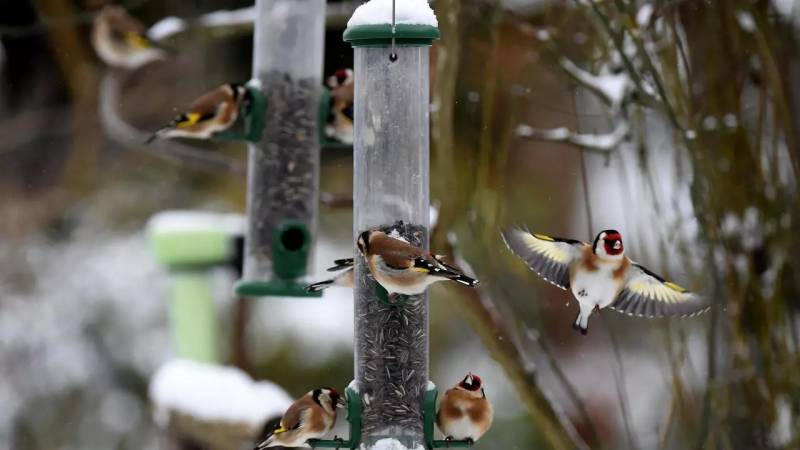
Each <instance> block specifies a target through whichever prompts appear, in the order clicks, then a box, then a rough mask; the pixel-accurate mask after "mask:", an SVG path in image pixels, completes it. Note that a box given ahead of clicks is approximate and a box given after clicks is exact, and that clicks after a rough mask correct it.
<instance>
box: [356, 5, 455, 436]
mask: <svg viewBox="0 0 800 450" xmlns="http://www.w3.org/2000/svg"><path fill="white" fill-rule="evenodd" d="M373 2H375V0H373ZM414 3H415V4H416V3H422V4H423V6H424V8H427V10H428V11H430V8H429V7H428V5H427V2H424V1H423V2H414ZM367 6H369V4H365V5H364V6H362V8H364V7H367ZM358 14H359V12H358V11H356V13H355V14H354V16H353V19H351V21H350V23H348V28H347V29H346V30H345V32H344V40H345V41H347V42H350V43H351V45H352V46H353V48H354V56H355V64H354V70H355V81H356V82H355V99H354V108H355V124H354V143H353V150H354V155H353V158H354V175H353V176H354V181H353V191H354V192H353V204H354V209H353V222H354V224H353V235H354V236H353V242H354V243H355V242H356V240H357V237H358V236H359V235H360V234H361V233H362V232H364V231H366V230H375V229H379V230H383V231H385V232H386V233H387V234H390V235H392V236H394V237H398V238H402V239H405V240H406V241H408V242H409V243H411V244H413V245H416V246H419V247H422V248H427V247H428V236H429V217H428V214H429V206H430V202H429V188H428V179H429V106H428V104H429V92H428V86H429V72H428V59H429V55H428V51H429V47H430V45H431V43H432V41H433V40H435V39H437V38H438V37H439V30H438V28H436V26H434V25H435V23H436V22H435V17H434V16H433V12H432V11H430V12H429V14H430V17H431V19H432V24H430V25H419V24H407V23H397V24H396V26H393V25H392V23H391V21H390V20H384V19H390V18H388V17H387V18H378V19H379V20H378V21H377V22H376V23H371V22H370V20H369V18H367V20H366V23H364V20H362V19H363V18H361V19H360V20H357V21H356V20H354V19H356V16H357V15H358ZM354 22H356V24H354ZM353 251H354V252H356V253H355V254H358V253H357V249H355V248H354V250H353ZM381 291H382V289H381V288H379V286H378V284H377V283H376V282H375V280H374V279H373V278H372V276H371V274H370V273H369V269H368V268H367V265H366V262H365V261H364V259H363V258H356V265H355V286H354V294H355V372H356V381H357V385H358V387H359V393H360V395H361V399H362V402H363V413H362V417H361V422H362V430H361V431H362V443H363V444H365V445H366V448H370V447H371V446H373V445H374V444H375V443H376V442H377V441H379V440H380V439H383V438H394V439H397V440H399V441H400V442H401V443H402V444H403V445H405V446H406V447H408V448H416V447H418V446H421V445H424V427H423V413H422V404H423V399H424V396H425V392H426V385H427V382H428V305H427V296H426V295H424V294H423V295H416V296H410V297H407V298H404V299H403V301H402V302H398V303H397V304H391V302H386V301H382V300H381V295H382V292H381Z"/></svg>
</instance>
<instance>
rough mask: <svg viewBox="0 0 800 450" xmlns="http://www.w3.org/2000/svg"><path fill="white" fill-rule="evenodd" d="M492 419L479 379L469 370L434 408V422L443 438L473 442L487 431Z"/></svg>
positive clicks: (490, 409) (489, 406) (491, 410)
mask: <svg viewBox="0 0 800 450" xmlns="http://www.w3.org/2000/svg"><path fill="white" fill-rule="evenodd" d="M493 418H494V410H493V408H492V404H491V403H490V402H489V400H488V399H487V398H486V392H485V391H484V389H483V383H482V382H481V378H480V377H479V376H477V375H475V374H473V373H468V374H467V376H466V377H464V379H463V380H461V382H460V383H458V384H457V385H456V386H455V387H453V388H450V389H448V390H447V391H446V392H445V393H444V395H443V396H442V400H441V401H440V402H439V406H438V409H437V411H436V425H437V426H438V427H439V430H441V432H442V433H443V434H444V435H445V438H446V439H447V440H453V439H456V440H468V441H472V442H475V441H477V440H478V439H480V438H481V436H483V435H484V434H485V433H486V431H488V430H489V427H491V426H492V420H493Z"/></svg>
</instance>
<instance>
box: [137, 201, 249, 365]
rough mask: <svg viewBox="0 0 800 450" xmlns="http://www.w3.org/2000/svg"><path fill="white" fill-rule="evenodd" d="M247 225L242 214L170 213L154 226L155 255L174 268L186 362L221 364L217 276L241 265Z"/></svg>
mask: <svg viewBox="0 0 800 450" xmlns="http://www.w3.org/2000/svg"><path fill="white" fill-rule="evenodd" d="M243 225H244V224H243V220H242V218H241V217H240V216H235V215H228V214H214V213H207V212H203V211H166V212H162V213H159V214H157V215H155V216H153V217H152V218H151V219H150V222H149V223H148V226H147V228H148V237H149V239H150V244H151V247H152V249H153V253H154V254H155V256H156V258H157V259H158V261H159V262H160V263H161V264H163V265H164V266H165V267H166V268H167V269H168V270H169V284H170V302H169V303H170V308H169V309H170V314H169V316H170V328H171V329H172V332H173V335H174V339H175V343H176V347H177V354H178V356H179V357H181V358H185V359H191V360H193V361H198V362H211V363H216V362H219V359H220V358H219V351H218V330H219V323H218V320H217V313H216V306H215V303H214V296H213V291H214V290H213V286H212V273H211V272H212V270H213V269H214V268H215V267H219V266H227V265H234V264H235V263H236V260H237V259H238V258H239V256H240V254H239V253H240V251H241V249H240V248H239V246H238V245H237V244H238V243H239V242H240V239H241V233H242V228H243Z"/></svg>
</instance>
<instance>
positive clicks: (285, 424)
mask: <svg viewBox="0 0 800 450" xmlns="http://www.w3.org/2000/svg"><path fill="white" fill-rule="evenodd" d="M341 407H344V399H342V398H341V397H340V396H339V393H337V392H336V390H335V389H333V388H327V387H325V388H319V389H314V390H313V391H310V392H308V393H307V394H306V395H304V396H302V397H300V399H298V400H297V401H295V402H294V403H292V406H290V407H289V409H287V410H286V413H285V414H284V415H283V418H281V420H280V423H278V424H277V426H276V427H275V428H274V429H273V430H272V432H271V433H270V434H269V435H268V436H267V438H266V439H265V440H264V442H262V443H260V444H258V446H256V449H257V450H263V449H265V448H268V447H276V446H283V447H303V446H305V445H306V442H308V440H309V439H319V438H321V437H322V436H325V434H327V433H328V432H329V431H330V430H331V428H333V425H334V424H335V423H336V408H341Z"/></svg>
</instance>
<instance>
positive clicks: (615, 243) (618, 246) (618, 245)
mask: <svg viewBox="0 0 800 450" xmlns="http://www.w3.org/2000/svg"><path fill="white" fill-rule="evenodd" d="M621 248H622V242H620V241H617V242H614V250H619V249H621Z"/></svg>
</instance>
